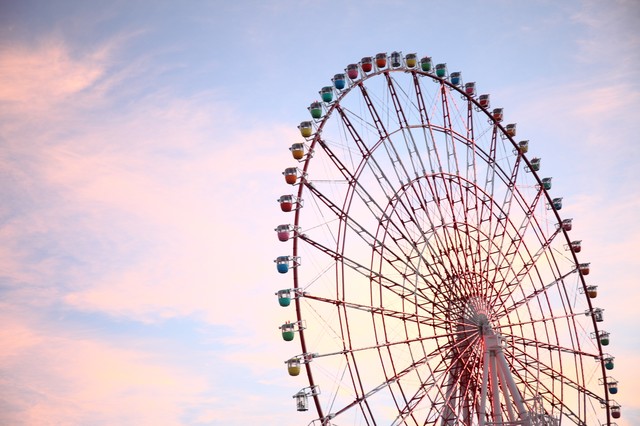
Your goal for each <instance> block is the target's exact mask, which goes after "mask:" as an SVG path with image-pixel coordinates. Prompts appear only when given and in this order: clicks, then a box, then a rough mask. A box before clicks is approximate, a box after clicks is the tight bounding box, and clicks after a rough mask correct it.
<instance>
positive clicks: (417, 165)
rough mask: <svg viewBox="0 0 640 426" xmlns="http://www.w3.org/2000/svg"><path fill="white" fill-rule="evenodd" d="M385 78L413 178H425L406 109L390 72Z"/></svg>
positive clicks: (424, 171)
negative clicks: (399, 97)
mask: <svg viewBox="0 0 640 426" xmlns="http://www.w3.org/2000/svg"><path fill="white" fill-rule="evenodd" d="M384 76H385V78H386V81H387V86H388V88H389V94H390V96H391V100H392V102H393V106H394V108H395V112H396V116H397V119H398V123H399V127H400V131H401V133H402V136H403V139H404V143H405V147H406V149H407V152H408V154H409V158H410V160H411V166H412V169H413V174H414V176H413V177H414V178H417V177H419V176H423V175H424V174H425V173H426V170H425V167H424V163H423V162H422V158H421V157H420V154H419V150H418V146H417V144H416V141H415V139H414V137H413V133H412V132H411V127H410V126H409V122H408V121H407V117H406V115H405V112H404V109H403V108H402V103H401V102H400V100H399V99H398V94H397V92H396V87H395V84H394V80H393V79H392V78H391V76H390V75H389V73H388V72H387V73H385V74H384Z"/></svg>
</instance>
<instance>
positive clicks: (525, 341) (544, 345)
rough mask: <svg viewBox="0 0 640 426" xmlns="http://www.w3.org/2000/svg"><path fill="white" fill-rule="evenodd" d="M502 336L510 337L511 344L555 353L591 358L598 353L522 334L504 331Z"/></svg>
mask: <svg viewBox="0 0 640 426" xmlns="http://www.w3.org/2000/svg"><path fill="white" fill-rule="evenodd" d="M502 336H503V337H508V338H509V339H510V341H511V342H513V344H514V345H515V344H518V345H522V346H525V347H527V346H528V347H533V348H539V349H546V350H548V351H550V352H557V353H568V354H572V355H581V356H585V357H591V358H597V356H598V354H594V353H589V352H585V351H582V350H580V349H576V348H568V347H565V346H561V345H559V344H553V343H549V342H541V341H538V340H534V339H529V338H527V337H523V336H516V335H512V334H508V333H504V332H503V334H502Z"/></svg>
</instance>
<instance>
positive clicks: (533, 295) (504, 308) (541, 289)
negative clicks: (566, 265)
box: [495, 270, 576, 318]
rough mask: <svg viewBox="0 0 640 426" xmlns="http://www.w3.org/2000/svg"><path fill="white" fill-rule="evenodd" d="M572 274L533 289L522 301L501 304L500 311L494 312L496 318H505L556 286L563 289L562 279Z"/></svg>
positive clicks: (572, 271) (567, 273)
mask: <svg viewBox="0 0 640 426" xmlns="http://www.w3.org/2000/svg"><path fill="white" fill-rule="evenodd" d="M574 272H576V271H575V270H571V271H568V272H566V273H564V274H563V275H561V276H559V277H557V278H556V279H554V280H553V281H551V282H548V283H546V284H544V285H542V286H541V287H539V288H537V289H534V290H533V291H532V292H531V293H529V294H525V295H524V297H523V298H522V299H519V300H514V301H513V302H512V303H511V304H510V305H509V306H506V304H504V303H503V304H502V306H500V307H499V308H500V309H499V310H496V311H495V315H496V317H497V318H502V317H506V316H507V315H509V314H510V313H511V312H513V311H515V310H516V309H518V308H520V307H521V306H523V305H526V304H527V303H529V302H531V301H532V300H533V299H535V298H538V297H540V296H541V295H544V294H545V293H547V292H548V291H549V290H550V289H551V288H554V287H557V286H558V285H562V286H563V287H564V279H565V278H567V277H568V276H569V275H571V274H573V273H574Z"/></svg>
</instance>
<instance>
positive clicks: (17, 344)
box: [0, 304, 208, 425]
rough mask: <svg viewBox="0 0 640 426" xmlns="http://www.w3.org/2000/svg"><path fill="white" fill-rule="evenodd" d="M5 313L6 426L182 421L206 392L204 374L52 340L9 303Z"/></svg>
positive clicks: (115, 350) (101, 345)
mask: <svg viewBox="0 0 640 426" xmlns="http://www.w3.org/2000/svg"><path fill="white" fill-rule="evenodd" d="M2 309H3V312H4V315H2V322H3V324H4V326H3V331H2V333H1V334H0V342H1V343H0V345H1V347H2V351H1V352H0V360H1V362H0V365H1V367H0V371H2V374H1V377H2V378H1V379H0V387H1V388H2V389H3V392H2V397H1V398H0V405H2V410H0V422H1V423H3V424H14V425H20V424H89V423H90V424H95V425H98V424H105V425H106V424H123V425H125V424H151V423H153V424H164V425H168V424H179V423H180V422H181V420H180V419H181V416H183V415H184V413H185V411H186V408H187V407H189V405H190V404H193V403H197V402H198V401H200V399H201V398H202V397H201V394H202V393H203V392H204V391H206V390H207V388H208V387H207V386H208V384H207V381H206V380H205V378H204V377H199V376H198V375H197V374H194V372H193V371H187V370H185V369H183V368H180V367H176V366H175V365H169V364H167V363H166V362H163V360H162V359H161V357H160V356H158V355H154V354H152V353H148V352H145V351H141V350H138V349H136V348H133V347H131V348H127V347H126V346H125V345H119V346H117V347H116V346H114V345H112V344H109V343H106V342H104V341H101V340H99V339H95V338H90V337H82V336H77V335H76V336H73V335H71V334H69V333H55V334H53V335H52V334H49V333H46V332H45V331H44V330H43V329H42V328H40V329H35V328H33V327H32V326H31V325H30V322H32V321H31V320H29V321H26V318H27V317H24V316H23V315H20V313H19V312H16V311H15V309H13V308H11V307H9V306H7V305H6V304H3V306H2ZM45 328H48V329H49V330H48V331H52V329H51V327H50V326H45Z"/></svg>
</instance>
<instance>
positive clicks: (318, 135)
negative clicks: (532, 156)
mask: <svg viewBox="0 0 640 426" xmlns="http://www.w3.org/2000/svg"><path fill="white" fill-rule="evenodd" d="M393 72H403V73H410V74H412V75H413V77H414V78H416V76H422V77H426V78H431V79H433V80H434V81H435V82H436V83H438V84H440V85H441V87H445V86H446V87H447V88H448V89H449V90H451V89H453V90H455V91H457V92H458V93H459V94H460V95H462V96H463V98H465V99H466V101H467V102H469V103H470V104H471V103H473V104H474V106H475V107H477V108H479V109H480V111H481V112H482V113H484V114H485V115H486V116H487V118H488V119H490V120H493V121H494V123H493V126H494V127H496V128H497V129H498V131H500V132H502V135H505V136H506V139H508V140H509V142H510V143H511V145H512V148H513V149H518V146H517V144H516V142H515V140H514V139H513V137H512V136H510V135H508V134H507V133H506V131H505V129H504V127H503V126H502V124H501V123H500V122H498V121H496V120H495V119H493V118H492V117H491V115H490V114H489V112H488V111H487V110H486V109H485V108H483V107H481V106H480V104H479V102H478V101H477V100H476V99H475V98H474V97H473V96H470V95H468V94H466V93H465V92H464V91H463V90H461V89H460V88H459V87H457V86H456V85H454V84H452V83H451V82H449V81H448V80H447V79H446V78H440V77H436V76H435V75H433V74H431V73H428V72H424V71H421V70H418V69H406V68H395V69H393V68H391V69H389V68H387V69H380V70H378V71H376V72H372V73H368V74H363V75H362V77H361V78H360V79H359V80H358V81H357V82H354V83H353V84H350V85H349V86H348V87H347V88H346V89H344V90H342V91H340V93H339V95H338V97H337V98H336V99H335V101H333V102H331V104H330V105H329V107H328V108H327V112H326V113H325V114H324V115H323V117H322V118H321V119H320V120H318V121H317V122H316V124H317V130H316V132H315V135H314V136H313V138H312V140H311V144H310V146H309V152H313V151H314V150H315V149H316V148H317V147H318V146H320V147H322V143H323V142H322V131H323V129H324V126H325V124H326V123H327V122H328V120H329V119H330V117H331V116H332V114H334V113H336V111H338V112H339V110H340V105H341V102H342V100H343V99H344V98H345V97H346V96H348V94H349V93H350V92H351V91H352V90H353V89H355V88H356V87H359V86H360V87H362V85H363V84H364V82H366V81H367V80H369V79H371V78H374V77H378V76H380V75H384V76H386V77H388V76H389V74H390V73H393ZM382 143H384V140H383V139H382V138H381V139H380V140H379V141H378V143H377V144H376V146H374V147H372V149H371V151H374V150H375V149H377V147H378V146H379V145H380V144H382ZM522 160H523V161H524V162H525V164H526V166H528V167H531V164H530V162H529V159H528V158H527V156H524V155H523V156H522ZM366 161H367V160H366V158H363V160H362V162H364V163H366ZM310 164H311V156H308V157H307V158H306V159H305V161H304V167H303V170H302V172H303V173H305V174H306V173H307V172H308V169H309V166H310ZM531 176H533V177H534V179H535V181H536V182H537V184H538V185H542V179H541V178H540V176H538V174H537V172H536V171H534V170H531ZM420 178H423V177H422V176H421V177H420ZM425 178H426V176H425ZM305 189H310V188H309V187H308V185H307V184H306V183H303V184H300V185H299V188H298V193H297V197H298V199H301V198H302V195H303V193H304V190H305ZM542 194H543V196H544V197H545V200H546V202H547V203H549V204H551V203H552V198H551V196H550V194H549V193H548V191H542ZM351 196H353V193H352V194H351ZM551 212H552V214H553V215H554V216H555V219H556V221H557V223H558V224H560V223H561V221H562V219H561V217H560V215H559V213H558V211H557V210H555V209H552V210H551ZM347 213H348V211H347ZM299 225H300V209H297V210H296V211H295V216H294V226H295V227H299ZM559 231H560V232H561V233H562V234H563V237H564V239H565V240H566V243H567V244H570V243H571V240H570V238H569V236H568V233H567V231H566V230H564V229H562V228H559ZM299 240H303V239H302V238H294V239H293V252H292V254H293V256H294V257H297V256H298V255H299V251H298V248H299V247H298V241H299ZM571 254H572V257H573V262H574V264H575V265H578V264H579V262H578V259H577V256H576V254H575V253H574V252H572V253H571ZM578 277H579V280H580V282H581V285H582V288H583V289H584V290H585V291H586V287H587V284H586V280H585V278H584V276H583V275H582V274H580V273H579V274H578ZM293 281H294V289H295V290H302V291H304V289H303V288H302V286H301V283H300V282H299V276H298V270H297V268H294V269H293ZM585 300H586V302H587V303H588V306H589V309H593V306H592V302H591V300H590V299H589V298H585ZM295 307H296V317H297V320H298V321H302V320H303V319H304V316H303V314H302V309H301V300H300V298H296V299H295ZM593 328H594V330H595V331H596V332H598V330H599V328H598V325H597V324H596V320H595V318H593ZM299 335H300V342H301V347H302V351H303V353H304V354H306V353H308V347H307V343H306V341H305V335H304V331H303V330H300V333H299ZM596 342H597V346H598V352H599V354H600V356H602V354H603V350H602V346H601V344H600V341H599V340H596ZM354 362H355V361H354ZM601 367H602V372H603V375H604V374H605V373H604V365H602V366H601ZM306 370H307V376H308V381H309V384H310V386H311V387H313V386H315V383H314V379H313V374H312V368H311V366H310V363H307V364H306ZM604 395H605V402H606V403H607V404H608V401H609V399H608V394H607V393H606V392H605V394H604ZM313 397H314V402H315V404H316V407H317V409H318V415H319V417H320V418H321V419H322V418H325V415H324V414H323V411H322V408H321V404H320V401H319V398H318V396H317V395H313ZM608 417H609V412H608V410H607V420H608V421H609V418H608Z"/></svg>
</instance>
